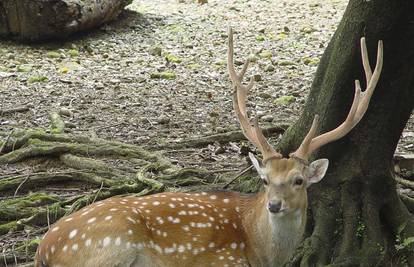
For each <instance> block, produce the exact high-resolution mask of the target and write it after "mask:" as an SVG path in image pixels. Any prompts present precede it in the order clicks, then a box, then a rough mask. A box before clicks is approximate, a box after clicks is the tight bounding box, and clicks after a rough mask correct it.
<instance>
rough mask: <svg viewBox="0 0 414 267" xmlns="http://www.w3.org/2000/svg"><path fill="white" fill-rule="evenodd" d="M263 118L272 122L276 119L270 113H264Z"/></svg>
mask: <svg viewBox="0 0 414 267" xmlns="http://www.w3.org/2000/svg"><path fill="white" fill-rule="evenodd" d="M261 119H262V121H265V122H272V121H273V120H274V117H273V116H272V115H270V114H269V115H264V116H263V117H262V118H261Z"/></svg>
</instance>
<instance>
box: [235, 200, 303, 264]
mask: <svg viewBox="0 0 414 267" xmlns="http://www.w3.org/2000/svg"><path fill="white" fill-rule="evenodd" d="M243 217H244V220H243V225H244V227H245V229H246V235H247V236H248V240H249V242H250V246H249V248H250V251H249V260H250V261H251V264H252V266H269V267H270V266H281V265H282V264H283V263H284V262H286V261H287V260H288V259H289V257H290V256H291V255H292V253H293V252H294V250H295V249H296V247H297V246H298V245H299V243H300V241H301V240H302V236H303V233H304V229H305V224H306V206H305V207H302V208H301V209H299V210H297V211H295V212H293V213H291V214H287V215H285V216H283V217H278V216H274V215H271V214H270V212H269V211H268V210H267V208H266V201H265V197H264V194H263V193H259V196H258V197H256V198H255V199H254V200H253V201H252V203H251V206H250V207H249V210H246V215H245V216H243Z"/></svg>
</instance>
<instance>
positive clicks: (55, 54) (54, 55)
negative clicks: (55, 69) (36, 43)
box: [46, 51, 60, 58]
mask: <svg viewBox="0 0 414 267" xmlns="http://www.w3.org/2000/svg"><path fill="white" fill-rule="evenodd" d="M46 56H47V57H48V58H60V53H59V52H56V51H49V52H47V54H46Z"/></svg>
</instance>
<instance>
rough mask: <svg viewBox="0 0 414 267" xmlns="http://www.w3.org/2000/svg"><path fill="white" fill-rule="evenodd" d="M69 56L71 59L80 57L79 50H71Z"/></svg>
mask: <svg viewBox="0 0 414 267" xmlns="http://www.w3.org/2000/svg"><path fill="white" fill-rule="evenodd" d="M68 54H69V56H71V57H77V56H79V51H78V50H76V49H70V50H69V51H68Z"/></svg>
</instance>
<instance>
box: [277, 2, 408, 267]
mask: <svg viewBox="0 0 414 267" xmlns="http://www.w3.org/2000/svg"><path fill="white" fill-rule="evenodd" d="M413 21H414V3H413V1H409V0H376V1H366V0H350V2H349V4H348V7H347V9H346V11H345V13H344V16H343V18H342V21H341V22H340V24H339V26H338V29H337V31H336V32H335V34H334V36H333V37H332V40H331V41H330V43H329V45H328V47H327V48H326V50H325V53H324V55H323V57H322V60H321V62H320V64H319V67H318V70H317V72H316V75H315V79H314V82H313V84H312V89H311V92H310V95H309V97H308V100H307V103H306V105H305V109H304V112H302V115H301V117H300V118H299V120H298V121H297V123H296V124H295V125H293V126H292V127H291V128H289V129H288V130H287V131H286V133H285V135H284V137H283V139H282V141H281V143H280V145H279V149H280V151H282V152H283V153H284V154H285V155H287V154H288V153H289V152H290V151H293V150H295V149H296V148H297V147H298V146H299V144H300V143H301V142H302V140H303V138H304V136H305V135H306V133H307V132H308V130H309V128H310V124H311V122H312V119H313V116H314V115H315V114H319V116H320V129H319V131H320V132H326V131H329V130H331V129H333V128H335V127H336V126H338V125H339V124H340V123H341V122H342V121H344V119H345V117H346V115H347V114H348V111H349V108H350V105H351V103H352V99H353V94H354V80H355V79H360V80H361V83H362V88H364V86H365V78H364V77H365V76H364V71H363V67H362V61H361V56H360V45H359V40H360V38H361V37H362V36H365V37H366V40H367V47H368V51H369V55H370V62H371V66H373V64H375V58H376V50H377V49H376V46H377V42H378V40H383V41H384V67H383V71H382V74H381V78H380V80H379V83H378V85H377V88H376V90H375V92H374V95H373V97H372V99H371V103H370V106H369V108H368V111H367V113H366V114H365V117H364V118H363V119H362V120H361V122H360V123H359V124H358V125H357V126H356V127H355V129H354V130H352V131H351V132H350V133H349V134H348V135H347V136H346V137H344V138H343V139H341V140H339V141H337V142H335V143H332V144H330V145H327V146H325V147H323V148H321V149H320V151H319V152H317V153H316V154H315V155H314V156H315V157H317V158H329V160H330V167H329V170H328V173H327V175H326V177H325V178H324V180H323V181H322V182H321V183H320V184H318V185H316V186H314V187H313V188H312V189H311V190H310V210H311V211H310V216H311V219H310V220H309V222H310V223H309V225H308V232H307V238H306V240H305V241H304V243H303V244H302V246H301V247H300V248H299V249H298V250H297V253H296V254H295V257H294V258H292V259H291V261H290V262H289V263H288V264H287V265H288V266H320V265H326V264H329V263H334V264H335V266H414V259H413V254H414V253H413V248H414V242H411V243H410V242H409V241H410V240H411V239H410V237H413V236H414V216H413V214H411V213H409V211H408V210H407V208H406V207H405V206H404V204H403V203H402V202H401V200H400V199H399V197H398V195H397V192H396V185H395V180H394V179H393V173H392V170H393V169H392V157H393V153H394V151H395V149H396V146H397V143H398V140H399V138H400V135H401V133H402V131H403V129H404V126H405V124H406V122H407V121H408V119H409V117H410V114H411V112H412V110H413V107H414V67H413V66H414V24H413ZM373 67H374V66H373ZM392 264H394V265H392ZM395 264H397V265H395Z"/></svg>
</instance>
